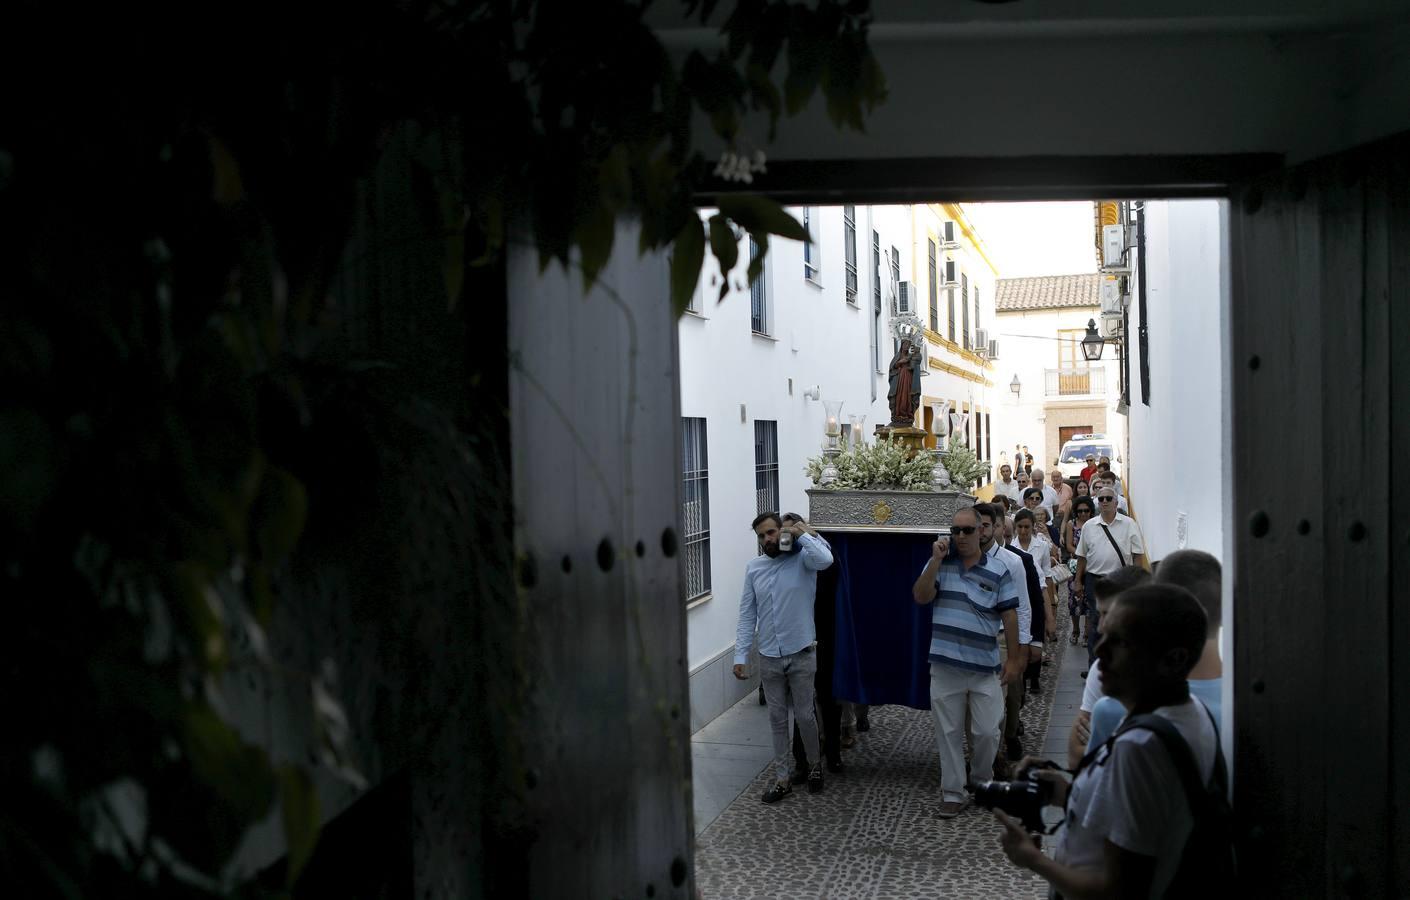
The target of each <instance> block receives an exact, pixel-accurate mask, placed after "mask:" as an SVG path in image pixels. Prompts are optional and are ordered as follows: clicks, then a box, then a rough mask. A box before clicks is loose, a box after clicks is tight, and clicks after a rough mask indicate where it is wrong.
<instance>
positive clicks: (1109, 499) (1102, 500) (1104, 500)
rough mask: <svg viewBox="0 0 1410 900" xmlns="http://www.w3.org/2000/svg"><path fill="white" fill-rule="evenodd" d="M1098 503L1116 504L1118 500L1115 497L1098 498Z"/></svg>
mask: <svg viewBox="0 0 1410 900" xmlns="http://www.w3.org/2000/svg"><path fill="white" fill-rule="evenodd" d="M1097 502H1098V503H1115V502H1116V498H1115V497H1098V498H1097Z"/></svg>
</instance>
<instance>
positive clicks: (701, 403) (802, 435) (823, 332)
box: [678, 206, 910, 670]
mask: <svg viewBox="0 0 1410 900" xmlns="http://www.w3.org/2000/svg"><path fill="white" fill-rule="evenodd" d="M712 212H713V211H712V210H706V211H704V212H703V213H702V215H704V216H707V217H708V216H709V215H710V214H711V213H712ZM789 212H790V213H791V214H793V215H794V217H795V218H798V219H800V220H801V219H802V210H801V209H798V208H790V209H789ZM873 228H875V229H876V230H877V231H879V232H880V234H881V241H882V248H883V250H886V249H888V248H890V247H892V246H895V247H896V248H898V249H899V250H900V251H901V253H902V272H903V275H902V277H903V278H904V277H905V273H906V272H907V271H909V268H910V260H909V258H908V254H909V247H910V222H909V213H908V212H907V210H906V208H904V207H876V208H868V207H858V208H857V259H858V288H859V290H858V298H857V301H858V302H857V303H856V304H855V305H852V304H849V303H848V302H847V301H846V299H845V296H844V291H843V284H844V274H843V273H844V269H843V261H844V252H843V219H842V207H840V206H835V207H820V208H816V218H815V220H814V231H815V234H816V235H817V237H818V252H819V254H820V257H821V268H822V271H821V276H820V278H819V279H818V282H819V283H818V284H814V283H813V282H811V281H806V280H804V278H803V245H802V244H801V243H799V242H796V241H785V240H778V239H774V240H772V241H771V243H770V247H769V254H768V260H767V263H766V265H765V269H764V275H763V277H764V279H765V285H766V290H767V291H768V294H769V303H770V307H771V310H770V312H771V319H772V321H771V325H770V331H771V337H767V338H766V337H759V336H757V335H754V334H751V330H750V299H749V293H748V291H747V290H745V291H738V292H736V291H731V292H730V293H728V294H727V295H726V296H725V298H724V300H723V301H718V302H717V300H716V299H715V298H716V296H717V291H718V287H712V286H711V279H712V276H717V275H718V270H717V269H716V268H715V264H714V262H713V260H712V259H709V258H707V261H706V269H705V273H704V275H703V276H702V281H701V287H700V289H699V290H700V291H701V293H702V296H701V297H700V300H699V305H700V315H692V314H686V315H685V316H683V317H682V318H681V321H680V323H679V325H678V329H679V335H680V371H681V415H682V416H689V417H703V418H705V419H706V420H707V425H706V429H707V441H708V454H709V472H710V483H709V491H710V551H711V562H712V565H711V589H712V594H711V597H710V599H708V600H705V601H704V602H701V603H698V604H697V605H695V606H693V608H691V609H690V611H689V618H688V622H687V635H688V648H689V664H690V667H691V669H692V670H693V669H695V668H697V667H699V666H701V665H703V664H704V663H706V662H708V661H709V660H710V659H712V658H713V657H715V656H716V655H718V654H719V653H720V652H721V651H723V650H725V649H727V648H729V647H731V646H733V644H734V637H735V624H736V622H737V620H738V614H739V594H740V588H741V586H742V585H743V576H744V565H745V563H746V562H748V561H749V560H750V559H751V558H753V557H754V556H755V554H756V544H755V538H754V534H753V532H752V531H751V530H750V527H749V523H750V522H751V521H752V520H753V518H754V516H755V515H756V514H757V510H756V506H755V493H754V422H755V420H756V419H769V420H773V421H776V422H777V423H778V443H779V502H780V506H781V507H782V511H784V512H798V513H801V514H803V515H805V516H806V515H807V514H808V501H807V495H806V493H805V490H806V488H807V487H809V486H810V484H811V482H810V481H809V479H808V478H807V477H806V476H805V475H804V474H803V466H804V463H805V462H806V460H807V458H808V457H810V456H815V455H817V454H818V453H819V451H820V449H821V444H822V437H823V418H824V416H823V405H822V402H821V401H813V400H809V399H805V398H804V396H803V392H804V391H805V390H807V389H808V388H809V387H811V386H812V385H815V384H816V385H818V387H819V388H820V391H821V397H822V399H823V400H827V399H834V398H835V399H841V400H842V401H843V402H844V405H843V408H842V421H843V422H846V421H847V417H848V416H849V415H853V414H864V415H866V417H867V424H866V428H865V430H866V432H867V433H868V434H870V432H871V431H872V429H873V428H874V427H875V425H876V424H877V423H878V422H880V421H882V418H883V417H884V416H886V414H887V405H886V389H887V382H886V376H885V375H884V374H882V373H878V372H877V366H876V362H875V358H874V356H873V354H872V350H871V340H872V339H871V336H870V332H871V331H872V329H873V328H874V327H875V326H876V322H877V320H876V318H875V317H874V316H873V313H872V292H871V274H872V241H871V232H872V230H873ZM740 246H741V251H740V252H741V259H747V254H748V244H747V240H746V241H742V242H741V245H740ZM736 278H737V279H738V280H739V281H740V282H742V281H743V273H742V271H740V272H738V273H737V274H736ZM882 284H883V295H885V293H886V291H887V285H888V284H889V275H887V273H886V272H885V269H883V282H882ZM885 322H886V313H885V312H883V314H882V330H883V334H882V335H880V337H881V340H883V341H884V345H883V346H882V348H881V353H880V357H881V368H882V369H883V370H884V369H885V368H886V367H887V365H888V364H889V362H890V359H891V355H892V349H891V344H890V337H889V334H888V333H886V332H885ZM789 379H792V392H791V393H790V389H789ZM873 395H874V396H875V400H873ZM741 407H743V411H744V412H743V421H741V413H740V410H741Z"/></svg>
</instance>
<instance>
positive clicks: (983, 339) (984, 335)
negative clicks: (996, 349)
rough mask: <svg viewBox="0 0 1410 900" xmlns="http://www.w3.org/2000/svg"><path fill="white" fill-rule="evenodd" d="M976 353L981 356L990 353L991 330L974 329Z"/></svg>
mask: <svg viewBox="0 0 1410 900" xmlns="http://www.w3.org/2000/svg"><path fill="white" fill-rule="evenodd" d="M974 352H976V353H978V354H979V355H980V356H983V355H984V354H985V353H988V352H989V329H987V328H976V329H974Z"/></svg>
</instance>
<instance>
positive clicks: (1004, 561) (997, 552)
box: [987, 541, 1033, 644]
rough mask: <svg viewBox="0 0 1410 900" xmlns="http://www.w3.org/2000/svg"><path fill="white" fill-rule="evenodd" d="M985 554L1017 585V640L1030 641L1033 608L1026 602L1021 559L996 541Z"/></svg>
mask: <svg viewBox="0 0 1410 900" xmlns="http://www.w3.org/2000/svg"><path fill="white" fill-rule="evenodd" d="M987 555H988V556H990V557H991V558H993V559H994V560H996V561H997V562H998V563H999V564H1000V565H1002V566H1003V567H1004V568H1006V569H1008V571H1009V577H1010V578H1012V579H1013V580H1014V583H1015V584H1017V585H1018V610H1017V612H1018V642H1019V643H1020V644H1027V643H1030V642H1031V641H1032V636H1031V632H1032V630H1033V608H1032V607H1031V606H1030V605H1029V602H1028V573H1027V572H1025V571H1024V569H1023V560H1021V559H1019V558H1018V557H1017V556H1014V555H1013V554H1012V553H1009V552H1007V551H1005V550H1003V549H1001V548H1000V546H999V542H998V541H995V542H994V543H992V544H990V545H989V551H988V554H987ZM999 629H1000V630H1001V631H1002V630H1003V626H1002V625H1001V626H999ZM1000 643H1002V641H1001V642H1000Z"/></svg>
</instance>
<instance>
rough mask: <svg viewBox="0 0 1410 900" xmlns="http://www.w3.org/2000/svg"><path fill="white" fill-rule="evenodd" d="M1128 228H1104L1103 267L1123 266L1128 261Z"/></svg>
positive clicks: (1110, 226) (1104, 226) (1119, 226)
mask: <svg viewBox="0 0 1410 900" xmlns="http://www.w3.org/2000/svg"><path fill="white" fill-rule="evenodd" d="M1125 256H1126V226H1124V225H1103V226H1102V265H1103V266H1112V267H1115V266H1121V265H1124V264H1125V262H1126V260H1125Z"/></svg>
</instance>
